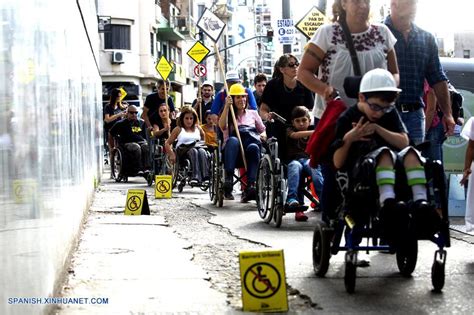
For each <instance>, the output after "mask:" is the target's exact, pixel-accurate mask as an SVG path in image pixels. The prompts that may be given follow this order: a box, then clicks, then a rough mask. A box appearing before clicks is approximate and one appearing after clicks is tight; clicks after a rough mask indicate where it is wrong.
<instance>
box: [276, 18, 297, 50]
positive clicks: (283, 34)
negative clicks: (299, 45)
mask: <svg viewBox="0 0 474 315" xmlns="http://www.w3.org/2000/svg"><path fill="white" fill-rule="evenodd" d="M277 33H278V41H279V42H280V44H283V45H287V44H289V45H291V44H293V43H294V42H295V33H296V32H295V27H294V24H293V20H292V19H281V20H277Z"/></svg>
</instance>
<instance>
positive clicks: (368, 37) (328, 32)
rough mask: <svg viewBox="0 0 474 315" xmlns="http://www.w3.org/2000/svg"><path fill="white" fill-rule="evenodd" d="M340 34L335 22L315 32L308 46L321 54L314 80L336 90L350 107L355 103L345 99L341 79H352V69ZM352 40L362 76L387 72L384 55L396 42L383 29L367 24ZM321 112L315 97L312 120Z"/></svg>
mask: <svg viewBox="0 0 474 315" xmlns="http://www.w3.org/2000/svg"><path fill="white" fill-rule="evenodd" d="M343 34H344V31H343V30H342V28H341V26H340V24H339V23H338V22H335V23H333V24H329V25H323V26H321V27H320V28H319V29H318V30H317V31H316V33H315V34H314V36H313V38H312V39H311V40H310V43H313V44H315V45H316V46H318V47H319V48H321V50H322V51H324V52H325V55H324V59H323V62H322V63H321V65H320V66H319V72H318V73H319V74H318V78H319V79H320V80H321V81H323V82H325V83H327V84H329V85H331V86H333V87H335V88H336V89H337V90H339V93H340V95H341V97H342V100H343V101H344V102H345V103H346V105H347V106H350V105H353V103H355V102H356V100H355V99H350V98H348V97H347V96H346V93H344V88H343V84H344V78H345V77H347V76H351V75H354V70H353V69H354V68H353V66H352V60H351V55H350V52H349V50H348V49H347V47H346V42H345V40H343ZM352 40H353V42H354V48H355V50H356V52H357V58H358V59H359V64H360V70H361V72H362V74H364V73H366V72H367V71H369V70H372V69H375V68H383V69H387V53H388V52H389V51H390V50H393V47H394V45H395V43H396V42H397V39H396V38H395V36H393V34H392V33H391V32H390V30H389V29H388V27H387V26H385V25H384V24H371V25H370V26H369V28H368V29H367V30H366V31H365V32H362V33H353V34H352ZM325 108H326V102H325V101H324V99H323V98H322V97H321V96H320V95H316V97H315V100H314V107H313V115H314V117H317V118H321V115H322V114H323V112H324V110H325Z"/></svg>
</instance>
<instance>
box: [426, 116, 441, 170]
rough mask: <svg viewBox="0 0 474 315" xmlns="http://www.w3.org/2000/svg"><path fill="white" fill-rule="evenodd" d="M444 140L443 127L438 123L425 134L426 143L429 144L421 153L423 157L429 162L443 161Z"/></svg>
mask: <svg viewBox="0 0 474 315" xmlns="http://www.w3.org/2000/svg"><path fill="white" fill-rule="evenodd" d="M445 139H446V136H445V134H444V126H443V124H442V123H441V122H440V123H439V124H438V125H436V126H435V127H434V128H430V129H429V130H428V132H427V133H426V141H429V142H430V147H429V149H427V150H425V151H423V156H425V157H427V158H429V159H431V160H433V161H434V160H440V161H441V162H442V161H443V142H444V140H445Z"/></svg>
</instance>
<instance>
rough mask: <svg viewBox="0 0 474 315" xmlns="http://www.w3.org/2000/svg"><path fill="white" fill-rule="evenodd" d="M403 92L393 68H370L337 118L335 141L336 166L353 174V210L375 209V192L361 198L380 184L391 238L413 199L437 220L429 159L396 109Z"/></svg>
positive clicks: (419, 210) (349, 195)
mask: <svg viewBox="0 0 474 315" xmlns="http://www.w3.org/2000/svg"><path fill="white" fill-rule="evenodd" d="M400 91H401V90H400V89H398V88H397V85H396V83H395V80H394V79H393V76H392V74H391V73H390V72H388V71H386V70H383V69H374V70H371V71H369V72H367V73H366V74H365V75H364V77H363V78H362V81H361V84H360V90H359V95H358V102H357V104H355V105H354V106H352V107H350V108H348V109H347V110H346V111H345V112H344V113H343V114H342V115H341V116H340V117H339V119H338V121H337V127H336V140H335V141H334V143H333V144H332V149H333V152H334V156H333V162H334V166H335V168H336V169H338V170H339V171H344V172H346V173H347V176H348V181H349V185H348V186H349V188H348V189H347V192H346V193H345V194H344V195H345V198H344V199H345V201H346V202H345V204H346V206H347V208H348V210H349V211H354V212H357V210H360V209H362V208H368V207H370V204H369V203H370V196H369V198H367V194H365V195H364V194H362V195H363V197H362V198H363V199H362V200H361V198H360V194H359V193H360V192H361V191H363V190H364V188H365V187H366V186H371V183H375V187H376V188H377V190H378V197H379V198H378V202H375V206H376V209H377V208H378V209H379V213H378V214H376V215H377V216H379V218H380V219H381V220H382V226H383V227H384V228H386V229H387V230H386V232H387V238H388V240H389V239H390V238H392V237H394V238H395V239H396V235H394V234H393V233H397V228H399V227H400V226H399V225H398V224H399V223H400V222H401V221H400V220H401V218H403V217H406V215H407V214H408V209H407V206H406V202H408V200H411V201H412V208H411V210H412V213H413V214H414V215H415V216H422V217H424V218H425V219H426V220H428V219H431V218H433V219H436V218H435V216H436V215H437V214H436V212H435V210H434V209H432V208H430V205H429V204H428V202H427V199H428V198H427V189H426V182H427V181H426V176H425V170H424V167H423V164H424V162H425V160H424V158H423V157H422V156H421V154H420V152H419V151H418V150H417V149H415V148H413V147H411V146H409V140H408V134H407V130H406V128H405V126H404V124H403V123H402V121H401V119H400V116H399V114H398V112H397V110H395V105H394V104H395V101H396V99H397V97H398V94H399V92H400ZM396 175H397V176H396ZM407 185H408V187H406V186H407ZM395 186H397V188H395ZM403 186H405V187H406V188H407V189H405V190H406V191H407V192H408V193H409V197H407V196H402V195H403V189H400V190H399V189H398V187H403ZM395 191H397V192H395ZM343 193H344V192H343ZM358 197H359V198H358ZM372 199H373V198H372ZM402 200H403V201H402ZM361 206H362V207H361ZM377 206H378V207H377ZM354 208H360V209H357V210H356V209H354ZM354 215H356V216H357V214H356V213H354ZM359 215H360V212H359ZM438 219H439V216H438ZM384 221H385V222H386V223H387V222H388V223H389V224H384ZM400 232H401V231H400V230H398V233H400Z"/></svg>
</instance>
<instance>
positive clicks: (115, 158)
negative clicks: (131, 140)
mask: <svg viewBox="0 0 474 315" xmlns="http://www.w3.org/2000/svg"><path fill="white" fill-rule="evenodd" d="M111 163H112V164H111V166H110V171H111V172H112V176H113V178H115V181H116V182H117V183H118V182H120V181H121V180H122V175H121V173H122V166H123V156H122V152H121V151H120V150H119V149H118V148H115V149H114V150H113V152H112V161H111Z"/></svg>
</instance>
